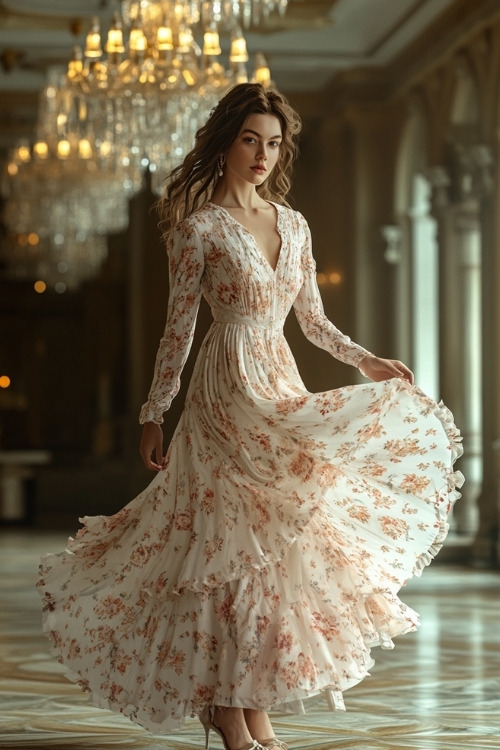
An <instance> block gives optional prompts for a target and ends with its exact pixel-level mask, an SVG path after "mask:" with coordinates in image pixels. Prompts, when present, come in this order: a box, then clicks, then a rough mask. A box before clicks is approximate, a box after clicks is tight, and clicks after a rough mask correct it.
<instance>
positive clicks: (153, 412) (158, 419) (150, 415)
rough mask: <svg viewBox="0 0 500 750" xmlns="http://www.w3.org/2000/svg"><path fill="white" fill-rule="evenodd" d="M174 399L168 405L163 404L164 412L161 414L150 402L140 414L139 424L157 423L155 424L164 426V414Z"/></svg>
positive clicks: (143, 407)
mask: <svg viewBox="0 0 500 750" xmlns="http://www.w3.org/2000/svg"><path fill="white" fill-rule="evenodd" d="M171 402H172V399H170V400H169V401H168V403H165V404H163V405H162V406H163V407H164V408H162V410H161V411H160V412H159V411H158V409H154V408H153V406H152V404H150V402H149V401H146V403H145V404H143V406H142V408H141V411H140V413H139V424H145V423H146V422H155V424H163V412H164V411H167V409H168V408H169V406H170V404H171Z"/></svg>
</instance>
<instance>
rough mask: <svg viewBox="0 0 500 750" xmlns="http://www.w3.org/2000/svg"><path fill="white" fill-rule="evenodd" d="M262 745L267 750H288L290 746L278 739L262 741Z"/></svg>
mask: <svg viewBox="0 0 500 750" xmlns="http://www.w3.org/2000/svg"><path fill="white" fill-rule="evenodd" d="M260 744H261V745H262V747H265V748H266V750H273V748H276V750H288V745H287V744H286V743H285V742H283V741H282V740H279V739H278V738H277V737H272V738H271V739H270V740H262V742H261V743H260Z"/></svg>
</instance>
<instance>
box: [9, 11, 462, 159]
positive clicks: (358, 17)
mask: <svg viewBox="0 0 500 750" xmlns="http://www.w3.org/2000/svg"><path fill="white" fill-rule="evenodd" d="M453 2H454V0H289V7H288V10H287V13H286V15H285V18H284V19H276V20H273V21H271V23H269V24H268V25H267V27H266V28H265V29H263V28H257V29H253V30H251V31H250V32H249V33H248V34H246V36H247V43H248V49H249V52H250V54H251V55H252V54H253V53H255V52H258V51H261V52H263V53H264V54H265V55H266V57H267V59H268V61H269V63H270V66H271V70H272V75H273V78H274V80H275V82H276V85H277V87H278V88H280V89H282V90H283V91H285V92H287V93H291V92H295V93H300V92H306V91H307V92H319V91H321V90H322V89H324V87H325V86H327V84H328V83H329V82H330V81H331V80H332V78H334V77H335V75H336V74H337V73H339V72H340V71H345V70H348V69H352V68H356V67H366V66H380V65H384V64H386V63H388V62H390V60H391V59H392V58H394V57H395V56H396V55H397V54H398V53H399V52H400V51H401V50H402V49H403V48H404V47H405V45H408V44H409V43H410V42H411V41H412V40H413V39H414V38H416V37H417V36H418V35H419V34H420V33H421V32H422V31H423V30H424V29H425V28H426V26H428V25H429V23H431V22H432V21H433V20H434V19H435V18H436V17H437V16H438V15H439V14H440V13H442V12H443V11H445V10H446V9H447V8H448V7H449V6H450V5H451V4H453ZM114 8H116V3H115V2H113V1H112V0H0V105H1V115H0V145H2V143H3V144H4V145H5V139H6V138H8V133H9V132H10V131H11V130H12V129H15V128H16V127H18V128H19V129H21V130H23V128H24V127H25V125H26V126H27V123H28V121H29V120H30V118H32V116H33V108H34V107H35V106H36V95H37V92H38V91H39V90H40V89H41V88H42V87H43V85H44V84H45V82H46V71H47V69H48V68H49V67H50V66H53V65H61V66H64V67H66V65H67V61H68V59H69V57H70V54H71V51H72V48H73V47H74V46H75V44H82V43H83V41H84V37H85V33H86V31H87V29H88V27H89V23H90V18H91V16H93V15H99V16H100V18H101V22H102V26H103V28H104V29H106V28H107V25H108V22H109V19H110V17H111V13H112V11H113V9H114Z"/></svg>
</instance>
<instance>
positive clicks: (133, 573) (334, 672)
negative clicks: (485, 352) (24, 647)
mask: <svg viewBox="0 0 500 750" xmlns="http://www.w3.org/2000/svg"><path fill="white" fill-rule="evenodd" d="M214 345H215V339H214V338H213V337H212V339H211V343H210V340H209V342H208V344H206V345H205V346H214ZM203 361H206V360H203ZM229 366H231V365H230V364H228V367H229ZM203 367H204V365H203V363H202V364H200V366H199V368H198V371H197V372H195V375H194V376H193V380H192V383H191V387H190V392H189V394H188V399H187V402H186V408H185V410H184V412H183V415H182V417H181V420H180V422H179V425H178V427H177V430H176V433H175V435H174V438H173V440H172V442H171V445H170V448H169V452H168V462H167V467H166V468H165V469H164V470H163V471H161V472H159V473H158V474H157V475H156V476H155V478H154V479H153V481H152V482H151V484H150V485H149V486H148V487H147V488H146V489H145V490H144V491H143V492H142V493H141V494H140V495H139V496H138V497H136V498H135V499H134V500H132V502H130V503H129V504H128V505H127V506H126V507H124V508H123V509H122V510H120V511H119V512H118V513H117V514H115V515H113V516H109V517H105V516H96V517H90V518H84V519H82V521H83V523H84V526H83V528H82V529H81V530H80V531H79V532H78V534H77V535H76V538H75V539H71V538H70V540H69V541H68V545H67V548H66V549H65V550H64V551H63V552H61V553H59V554H55V555H48V556H46V557H45V558H44V559H43V561H42V564H41V568H40V578H39V582H38V586H39V591H40V594H41V596H42V598H43V600H44V629H45V632H46V633H47V635H48V636H49V638H50V639H51V641H52V643H53V645H54V646H55V650H56V652H57V654H58V657H59V659H60V661H61V662H63V663H64V664H65V665H66V666H67V668H68V677H69V678H70V679H72V680H74V681H76V682H78V683H79V684H80V685H81V686H82V687H83V688H84V689H85V690H88V691H89V692H90V693H91V700H92V701H93V703H94V704H95V705H98V706H101V707H104V708H110V709H112V710H115V711H120V712H122V713H123V714H125V715H126V716H129V717H130V718H131V719H132V720H133V721H135V722H137V723H139V724H141V725H142V726H144V727H145V728H147V729H148V730H150V731H152V732H154V733H158V734H159V733H164V732H169V731H172V730H173V729H176V728H178V727H180V726H181V725H182V723H183V720H184V718H185V717H186V716H194V715H197V714H198V713H199V712H200V711H201V710H202V709H203V707H204V706H206V705H207V704H209V705H212V704H214V705H227V706H229V705H235V706H243V707H247V708H257V709H264V710H271V709H277V708H279V709H281V710H292V711H302V710H303V703H302V702H303V700H304V699H306V698H308V697H310V696H313V695H317V694H318V693H324V694H325V697H326V699H327V700H328V701H329V703H330V705H331V706H332V707H337V708H343V700H342V693H343V691H345V690H346V689H347V688H349V687H351V686H353V685H355V684H357V683H359V682H360V681H361V680H362V679H363V678H364V677H365V676H366V675H367V674H368V670H369V669H370V667H371V665H372V664H373V661H372V658H371V656H370V649H371V647H373V646H376V645H381V646H382V647H385V648H391V647H392V638H394V636H397V635H400V634H402V633H406V632H408V631H412V630H415V628H416V627H417V625H418V616H417V614H416V613H415V612H414V611H412V610H411V609H410V608H408V607H407V606H406V605H405V604H403V603H402V602H401V601H400V600H399V598H398V591H399V589H400V588H401V587H402V586H404V584H405V583H406V582H407V581H408V579H409V578H410V577H411V576H413V575H420V573H421V571H422V569H423V568H424V567H425V566H426V565H428V564H429V563H430V561H431V559H432V558H433V556H434V555H435V554H436V553H437V552H438V551H439V549H440V547H441V545H442V543H443V541H444V539H445V537H446V533H447V529H448V525H447V515H448V513H449V511H450V509H451V507H452V505H453V503H454V501H455V500H456V498H457V497H459V493H458V488H459V487H460V485H461V482H462V479H463V478H462V476H461V474H460V472H454V471H453V464H454V462H455V460H456V458H457V457H458V456H459V455H460V454H461V450H462V448H461V444H460V438H459V433H458V430H457V429H456V427H455V426H454V424H453V420H452V416H451V413H450V412H449V411H448V409H447V408H446V407H445V406H444V405H443V404H439V405H438V404H436V403H435V402H434V401H433V400H432V399H430V398H429V397H427V396H426V395H425V394H424V393H423V392H422V391H420V390H419V389H418V388H416V387H413V386H409V385H408V384H406V383H404V382H403V381H400V380H391V381H385V382H383V383H370V384H366V385H356V386H348V387H346V388H341V389H338V390H335V391H328V392H324V393H317V394H311V393H307V392H304V391H302V392H300V388H299V386H298V385H297V387H296V388H295V386H294V388H295V390H293V389H292V390H290V385H289V381H288V385H283V386H280V385H279V384H278V385H276V389H278V391H277V392H278V397H276V391H275V392H274V393H273V394H265V393H260V394H255V393H253V395H252V398H250V396H249V395H248V389H247V390H245V389H243V390H242V389H240V391H235V389H234V388H233V389H232V391H231V382H230V381H229V380H228V377H226V376H225V375H224V374H222V375H221V372H220V371H219V372H218V373H217V377H215V376H214V377H212V378H211V377H208V376H207V373H206V372H202V369H203ZM200 368H201V369H200ZM242 376H243V377H244V373H243V374H242V373H241V372H239V373H238V378H240V382H244V380H243V381H241V377H242ZM221 383H222V384H223V386H224V388H222V386H221ZM281 387H282V389H283V390H282V391H279V388H281ZM270 395H272V397H270Z"/></svg>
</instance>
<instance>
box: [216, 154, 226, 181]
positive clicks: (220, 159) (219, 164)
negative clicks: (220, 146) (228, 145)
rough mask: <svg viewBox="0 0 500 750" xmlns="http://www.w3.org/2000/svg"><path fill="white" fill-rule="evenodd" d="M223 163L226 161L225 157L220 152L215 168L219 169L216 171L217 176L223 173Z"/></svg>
mask: <svg viewBox="0 0 500 750" xmlns="http://www.w3.org/2000/svg"><path fill="white" fill-rule="evenodd" d="M225 163H226V157H225V156H224V154H220V155H219V156H218V157H217V168H218V170H219V172H218V174H219V177H222V176H223V174H224V171H223V168H224V164H225Z"/></svg>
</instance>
